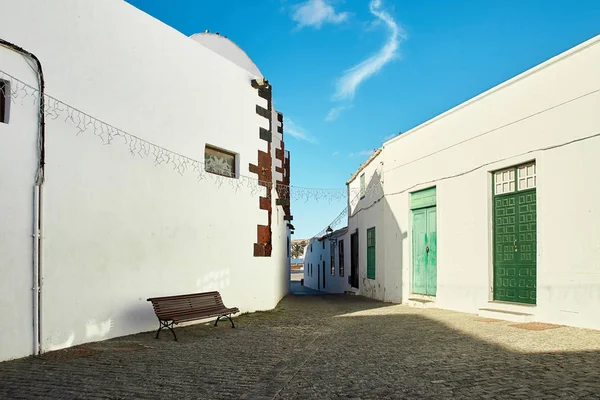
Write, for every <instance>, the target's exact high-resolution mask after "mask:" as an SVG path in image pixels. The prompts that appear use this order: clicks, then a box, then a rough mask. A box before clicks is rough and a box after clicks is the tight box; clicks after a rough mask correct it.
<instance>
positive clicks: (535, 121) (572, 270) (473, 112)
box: [348, 36, 600, 329]
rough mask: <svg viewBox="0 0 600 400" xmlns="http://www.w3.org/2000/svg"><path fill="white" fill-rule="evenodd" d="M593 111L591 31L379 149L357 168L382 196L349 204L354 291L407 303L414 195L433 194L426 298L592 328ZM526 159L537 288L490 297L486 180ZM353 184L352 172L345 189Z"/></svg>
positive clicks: (597, 141) (599, 304)
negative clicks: (433, 254) (526, 297)
mask: <svg viewBox="0 0 600 400" xmlns="http://www.w3.org/2000/svg"><path fill="white" fill-rule="evenodd" d="M599 110H600V36H597V37H595V38H593V39H591V40H589V41H587V42H585V43H583V44H581V45H579V46H577V47H575V48H573V49H571V50H569V51H567V52H566V53H564V54H561V55H559V56H557V57H555V58H553V59H551V60H549V61H547V62H545V63H543V64H541V65H539V66H537V67H535V68H533V69H531V70H529V71H527V72H525V73H523V74H521V75H519V76H517V77H515V78H513V79H511V80H509V81H507V82H505V83H503V84H501V85H499V86H498V87H495V88H493V89H491V90H489V91H487V92H485V93H483V94H481V95H480V96H477V97H476V98H474V99H472V100H470V101H467V102H466V103H464V104H461V105H459V106H457V107H455V108H453V109H451V110H449V111H448V112H446V113H444V114H442V115H440V116H438V117H436V118H434V119H432V120H430V121H428V122H426V123H424V124H422V125H420V126H418V127H416V128H414V129H412V130H411V131H409V132H406V133H404V134H402V135H400V136H398V137H396V138H394V139H392V140H390V141H388V142H386V143H385V144H384V146H383V148H382V151H381V153H380V154H379V155H378V156H377V157H376V159H375V160H372V161H371V162H370V164H369V165H368V166H367V167H366V168H365V169H364V172H365V175H366V179H367V181H368V180H370V179H373V180H380V181H381V182H382V183H381V187H382V188H383V191H384V195H383V196H381V195H372V196H369V194H368V193H367V196H365V198H364V199H362V200H360V201H359V202H358V204H357V205H356V206H353V205H352V204H351V205H350V212H349V216H350V217H349V224H348V229H349V233H352V232H353V231H354V230H355V229H358V232H359V238H360V251H359V258H360V277H361V279H360V288H359V293H360V294H362V295H366V296H370V297H374V298H377V299H381V300H386V301H394V302H400V301H402V302H407V301H408V300H409V298H411V297H413V287H414V286H413V283H414V282H413V278H414V277H413V274H414V264H415V261H414V257H413V254H412V253H413V240H414V237H413V236H414V235H413V233H414V227H413V222H412V221H413V220H412V211H411V194H413V193H415V192H416V191H419V190H421V189H427V188H432V187H435V190H436V196H437V198H436V199H435V207H436V209H437V227H436V229H437V291H436V293H435V296H428V299H429V300H431V301H433V302H434V304H435V305H436V306H438V307H443V308H447V309H453V310H459V311H464V312H471V313H480V314H483V310H484V309H494V310H500V311H502V312H506V311H509V312H518V313H522V314H526V315H530V316H532V319H533V320H537V321H542V322H548V323H558V324H567V325H574V326H581V327H588V328H595V329H600V316H599V314H598V309H599V308H600V247H599V246H598V243H600V231H599V230H598V226H600V186H599V185H598V184H597V182H598V177H597V175H598V173H599V172H600V158H598V156H597V155H598V154H600V137H598V135H599V134H600V112H599ZM525 163H528V164H531V165H533V164H534V165H535V177H536V178H535V179H536V182H535V183H533V182H534V181H533V180H532V181H531V182H532V183H531V185H534V184H535V186H533V187H535V188H536V193H537V198H536V199H535V203H534V207H535V210H536V211H535V212H536V215H537V223H536V225H535V226H536V231H535V234H536V235H537V241H536V248H535V249H534V252H535V257H534V260H535V263H536V277H535V282H536V283H535V286H536V287H535V290H536V292H537V293H536V296H535V301H534V304H529V305H525V304H520V303H503V302H498V301H494V298H495V297H494V293H493V291H494V279H495V278H494V246H495V243H494V229H495V228H494V222H493V215H494V211H493V210H494V203H493V201H494V199H495V197H494V192H493V190H494V189H493V175H494V172H495V171H499V170H503V169H506V168H509V167H515V166H519V165H522V164H525ZM531 171H534V170H533V168H532V169H531ZM532 173H533V172H532ZM357 185H359V176H356V177H355V178H354V179H353V180H352V181H351V182H350V183H349V187H350V189H353V188H354V189H355V188H356V186H357ZM530 187H531V186H530ZM350 192H351V190H350ZM351 196H352V195H351ZM361 203H364V204H361ZM370 227H376V232H377V251H376V277H375V279H365V268H366V267H365V265H366V258H365V257H366V256H365V248H366V243H365V237H366V229H368V228H370ZM510 245H511V246H512V243H511V244H510ZM428 250H429V247H428ZM516 251H518V249H517V244H516V242H515V252H516ZM498 315H499V316H498V317H499V318H502V316H501V315H502V313H499V314H498Z"/></svg>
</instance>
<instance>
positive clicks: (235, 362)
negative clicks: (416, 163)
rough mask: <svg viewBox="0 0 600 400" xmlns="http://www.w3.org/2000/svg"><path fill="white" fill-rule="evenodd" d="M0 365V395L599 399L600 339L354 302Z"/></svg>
mask: <svg viewBox="0 0 600 400" xmlns="http://www.w3.org/2000/svg"><path fill="white" fill-rule="evenodd" d="M235 320H236V328H235V329H231V328H230V327H229V326H228V324H227V323H221V324H220V325H219V326H218V327H217V328H213V327H212V325H210V324H202V325H195V326H189V327H184V328H177V335H178V337H179V341H178V342H175V341H173V340H172V336H171V335H170V332H168V331H167V332H163V333H161V337H160V340H155V339H154V334H153V332H148V333H141V334H136V335H132V336H128V337H123V338H118V339H115V340H109V341H105V342H98V343H90V344H87V345H84V346H79V347H75V348H70V349H66V350H62V351H58V352H53V353H47V354H45V355H44V356H42V357H39V358H33V357H29V358H24V359H19V360H15V361H8V362H3V363H0V377H1V378H0V398H2V399H32V398H39V399H42V398H43V399H70V398H86V399H133V398H135V399H159V398H178V399H231V398H243V399H279V398H281V399H284V398H285V399H287V398H296V399H329V398H333V399H337V398H353V399H385V398H390V399H395V398H427V399H439V398H490V399H495V398H498V399H500V398H502V399H506V398H530V399H531V398H540V399H541V398H544V399H555V398H567V399H574V398H598V396H600V368H599V366H600V332H598V331H592V330H584V329H576V328H569V327H557V326H549V325H545V324H525V325H519V324H515V323H510V322H505V321H496V320H485V319H481V318H478V317H477V316H474V315H469V314H463V313H456V312H451V311H445V310H439V309H418V308H411V307H407V306H404V305H392V304H386V303H381V302H376V301H373V300H369V299H365V298H363V297H360V296H344V295H321V294H316V295H312V296H311V295H293V294H291V295H288V296H287V297H286V298H284V299H283V300H282V301H281V303H280V304H279V306H278V307H277V308H276V309H275V310H273V311H268V312H258V313H254V314H246V315H242V316H240V317H237V318H236V319H235Z"/></svg>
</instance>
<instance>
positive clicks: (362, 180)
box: [358, 172, 367, 199]
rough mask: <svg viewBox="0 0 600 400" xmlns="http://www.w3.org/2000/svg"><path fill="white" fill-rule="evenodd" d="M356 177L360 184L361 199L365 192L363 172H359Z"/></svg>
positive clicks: (365, 185)
mask: <svg viewBox="0 0 600 400" xmlns="http://www.w3.org/2000/svg"><path fill="white" fill-rule="evenodd" d="M358 179H359V184H360V198H361V199H362V198H364V197H365V194H366V193H367V184H366V177H365V173H364V172H363V173H362V174H360V176H359V177H358Z"/></svg>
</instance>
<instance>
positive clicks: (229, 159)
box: [204, 144, 236, 178]
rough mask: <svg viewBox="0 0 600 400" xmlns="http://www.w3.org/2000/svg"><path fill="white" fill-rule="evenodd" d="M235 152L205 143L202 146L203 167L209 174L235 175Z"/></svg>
mask: <svg viewBox="0 0 600 400" xmlns="http://www.w3.org/2000/svg"><path fill="white" fill-rule="evenodd" d="M235 158H236V156H235V153H232V152H230V151H227V150H221V149H218V148H216V147H213V146H210V145H208V144H207V145H206V147H205V148H204V169H205V170H206V172H210V173H211V174H216V175H222V176H227V177H229V178H235V177H236V170H235Z"/></svg>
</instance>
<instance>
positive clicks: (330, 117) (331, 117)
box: [325, 106, 347, 122]
mask: <svg viewBox="0 0 600 400" xmlns="http://www.w3.org/2000/svg"><path fill="white" fill-rule="evenodd" d="M346 108H347V107H346V106H337V107H333V108H332V109H331V110H329V112H328V113H327V116H326V117H325V121H327V122H330V121H335V120H336V119H337V118H338V117H339V116H340V114H341V113H342V111H344V109H346Z"/></svg>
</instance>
